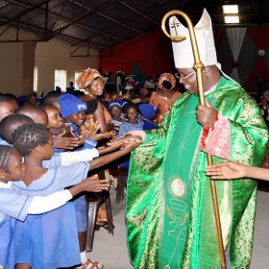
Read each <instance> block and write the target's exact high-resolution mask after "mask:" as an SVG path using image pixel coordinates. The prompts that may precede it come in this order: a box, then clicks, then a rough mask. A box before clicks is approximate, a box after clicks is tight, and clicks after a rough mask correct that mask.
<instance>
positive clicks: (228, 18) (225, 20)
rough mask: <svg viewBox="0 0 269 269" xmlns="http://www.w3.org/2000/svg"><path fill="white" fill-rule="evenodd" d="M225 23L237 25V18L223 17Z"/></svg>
mask: <svg viewBox="0 0 269 269" xmlns="http://www.w3.org/2000/svg"><path fill="white" fill-rule="evenodd" d="M224 22H225V23H239V16H224Z"/></svg>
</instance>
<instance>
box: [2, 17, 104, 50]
mask: <svg viewBox="0 0 269 269" xmlns="http://www.w3.org/2000/svg"><path fill="white" fill-rule="evenodd" d="M0 21H4V20H3V19H1V18H0ZM13 27H16V25H13ZM20 27H21V28H22V29H23V30H25V29H29V27H31V28H32V31H37V32H39V33H40V34H42V33H43V30H44V29H43V28H42V27H39V26H36V25H31V24H26V23H24V22H21V23H20ZM34 33H35V34H36V32H34ZM61 36H63V37H65V38H69V39H73V40H81V39H80V38H77V37H74V36H70V35H66V34H61ZM23 41H25V40H15V39H14V40H1V41H0V43H10V42H23ZM33 41H36V42H44V41H46V40H44V39H37V40H33ZM81 41H82V40H81ZM89 43H90V44H92V45H93V46H95V47H97V48H98V49H103V48H108V46H105V45H103V44H100V43H97V42H92V41H90V42H89Z"/></svg>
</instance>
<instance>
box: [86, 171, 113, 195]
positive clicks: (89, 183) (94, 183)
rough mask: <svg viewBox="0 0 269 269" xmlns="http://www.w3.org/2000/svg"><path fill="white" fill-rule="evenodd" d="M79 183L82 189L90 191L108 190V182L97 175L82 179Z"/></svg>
mask: <svg viewBox="0 0 269 269" xmlns="http://www.w3.org/2000/svg"><path fill="white" fill-rule="evenodd" d="M81 184H82V185H83V189H84V191H90V192H101V191H103V190H108V189H109V187H110V182H109V181H108V180H106V179H99V178H98V175H94V176H91V177H88V178H86V179H84V180H83V181H82V182H81Z"/></svg>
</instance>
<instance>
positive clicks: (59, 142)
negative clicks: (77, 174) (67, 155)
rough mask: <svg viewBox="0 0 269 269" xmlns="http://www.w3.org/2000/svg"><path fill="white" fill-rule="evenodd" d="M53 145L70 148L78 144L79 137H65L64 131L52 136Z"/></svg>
mask: <svg viewBox="0 0 269 269" xmlns="http://www.w3.org/2000/svg"><path fill="white" fill-rule="evenodd" d="M53 146H54V147H55V148H60V149H68V150H72V149H74V148H76V147H78V146H79V138H77V137H66V136H65V132H63V133H61V134H58V135H56V136H54V137H53Z"/></svg>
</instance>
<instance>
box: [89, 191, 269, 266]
mask: <svg viewBox="0 0 269 269" xmlns="http://www.w3.org/2000/svg"><path fill="white" fill-rule="evenodd" d="M112 203H113V211H114V223H115V226H116V229H115V233H114V236H111V235H110V234H108V232H107V231H106V230H104V229H100V231H98V232H96V233H95V239H94V251H93V252H92V253H90V256H89V257H90V258H92V259H95V260H98V261H100V262H101V263H103V264H104V265H105V269H131V268H132V266H131V265H130V263H129V259H128V252H127V247H126V236H125V234H126V227H125V222H124V208H125V205H124V203H121V204H118V205H117V204H115V197H114V193H112ZM267 268H269V193H268V192H261V191H259V193H258V208H257V218H256V227H255V242H254V251H253V257H252V263H251V269H267Z"/></svg>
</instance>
